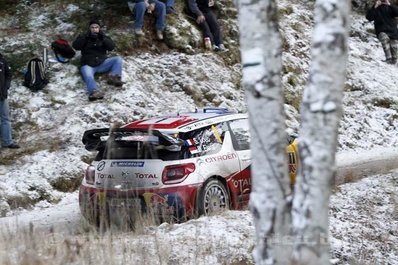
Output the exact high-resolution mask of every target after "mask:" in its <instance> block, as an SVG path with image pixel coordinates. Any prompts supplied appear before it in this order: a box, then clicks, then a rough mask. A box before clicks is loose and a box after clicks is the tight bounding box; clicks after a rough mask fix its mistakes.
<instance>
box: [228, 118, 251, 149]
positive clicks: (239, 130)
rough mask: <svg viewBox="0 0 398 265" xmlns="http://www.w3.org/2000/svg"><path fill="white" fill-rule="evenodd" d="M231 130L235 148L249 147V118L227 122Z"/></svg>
mask: <svg viewBox="0 0 398 265" xmlns="http://www.w3.org/2000/svg"><path fill="white" fill-rule="evenodd" d="M229 126H230V128H231V132H232V134H233V136H234V141H233V145H234V148H235V150H249V149H250V130H249V128H250V127H249V120H248V119H239V120H234V121H230V122H229Z"/></svg>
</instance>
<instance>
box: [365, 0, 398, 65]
mask: <svg viewBox="0 0 398 265" xmlns="http://www.w3.org/2000/svg"><path fill="white" fill-rule="evenodd" d="M395 17H398V7H396V6H393V5H391V4H390V2H389V1H388V0H377V1H376V2H375V4H374V6H373V7H372V8H371V9H369V10H368V12H367V13H366V19H367V20H369V21H374V27H375V31H376V35H377V38H378V39H379V40H380V42H381V45H382V47H383V50H384V54H385V55H386V62H387V63H389V64H395V63H396V62H397V58H398V29H397V21H396V20H395Z"/></svg>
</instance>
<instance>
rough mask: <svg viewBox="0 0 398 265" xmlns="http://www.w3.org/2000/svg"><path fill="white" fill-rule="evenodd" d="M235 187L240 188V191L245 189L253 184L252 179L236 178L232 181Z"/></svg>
mask: <svg viewBox="0 0 398 265" xmlns="http://www.w3.org/2000/svg"><path fill="white" fill-rule="evenodd" d="M232 183H233V185H234V187H235V188H236V189H238V188H239V190H240V191H243V190H245V189H246V188H249V187H250V186H251V185H252V181H251V179H250V178H248V179H234V180H233V181H232Z"/></svg>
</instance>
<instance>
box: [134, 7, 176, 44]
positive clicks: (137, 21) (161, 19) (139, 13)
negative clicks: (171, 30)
mask: <svg viewBox="0 0 398 265" xmlns="http://www.w3.org/2000/svg"><path fill="white" fill-rule="evenodd" d="M169 2H170V3H169V4H173V2H174V0H169ZM128 6H129V8H130V10H131V12H132V13H133V17H134V33H135V34H136V35H137V36H143V35H144V31H143V30H142V28H143V26H144V15H145V11H146V12H147V13H154V14H155V17H156V22H155V28H156V37H157V38H158V40H163V31H164V29H165V28H166V5H165V4H164V3H163V2H161V1H158V0H134V1H129V2H128Z"/></svg>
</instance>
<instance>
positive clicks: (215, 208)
mask: <svg viewBox="0 0 398 265" xmlns="http://www.w3.org/2000/svg"><path fill="white" fill-rule="evenodd" d="M197 207H198V213H199V215H213V214H216V213H219V212H221V211H224V210H228V209H229V194H228V191H227V189H226V188H225V186H224V184H223V183H222V182H221V181H219V180H217V179H212V180H210V181H208V182H206V183H205V185H204V187H203V189H202V190H201V192H200V194H199V197H198V206H197Z"/></svg>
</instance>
